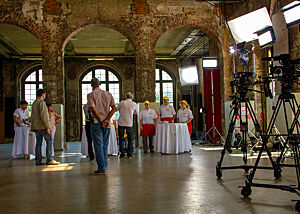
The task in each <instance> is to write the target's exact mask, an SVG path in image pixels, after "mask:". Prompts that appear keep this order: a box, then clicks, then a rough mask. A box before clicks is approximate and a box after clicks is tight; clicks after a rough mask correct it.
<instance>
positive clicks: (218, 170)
mask: <svg viewBox="0 0 300 214" xmlns="http://www.w3.org/2000/svg"><path fill="white" fill-rule="evenodd" d="M218 164H219V163H218ZM218 166H219V165H217V166H216V176H217V177H218V179H221V178H222V171H221V169H220V167H218Z"/></svg>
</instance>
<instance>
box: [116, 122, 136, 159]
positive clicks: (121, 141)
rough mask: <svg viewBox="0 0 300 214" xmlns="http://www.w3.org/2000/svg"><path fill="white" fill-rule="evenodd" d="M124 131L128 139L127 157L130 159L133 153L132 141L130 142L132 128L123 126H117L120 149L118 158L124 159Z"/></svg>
mask: <svg viewBox="0 0 300 214" xmlns="http://www.w3.org/2000/svg"><path fill="white" fill-rule="evenodd" d="M125 130H126V134H127V138H128V148H127V149H128V151H127V156H128V157H132V153H133V140H132V138H133V137H132V135H133V133H132V132H133V129H132V127H125V126H118V132H119V147H120V153H121V154H120V156H121V157H124V156H125V145H124V143H125V142H124V141H125V140H124V131H125Z"/></svg>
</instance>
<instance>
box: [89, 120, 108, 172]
mask: <svg viewBox="0 0 300 214" xmlns="http://www.w3.org/2000/svg"><path fill="white" fill-rule="evenodd" d="M109 134H110V128H103V127H102V125H101V124H100V123H95V124H91V135H92V139H93V143H94V149H95V154H96V161H97V164H98V171H101V172H103V171H105V170H106V168H107V147H108V142H109Z"/></svg>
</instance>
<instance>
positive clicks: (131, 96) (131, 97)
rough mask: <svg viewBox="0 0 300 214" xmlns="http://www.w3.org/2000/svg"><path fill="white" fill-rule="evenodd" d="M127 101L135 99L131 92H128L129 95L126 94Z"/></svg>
mask: <svg viewBox="0 0 300 214" xmlns="http://www.w3.org/2000/svg"><path fill="white" fill-rule="evenodd" d="M127 99H133V94H132V93H131V92H128V93H127V94H126V100H127Z"/></svg>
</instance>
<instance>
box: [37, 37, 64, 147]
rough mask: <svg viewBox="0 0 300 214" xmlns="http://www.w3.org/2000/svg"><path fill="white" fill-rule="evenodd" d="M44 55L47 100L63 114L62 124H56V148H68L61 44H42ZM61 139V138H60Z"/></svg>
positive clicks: (44, 79) (44, 80)
mask: <svg viewBox="0 0 300 214" xmlns="http://www.w3.org/2000/svg"><path fill="white" fill-rule="evenodd" d="M42 56H43V86H44V89H45V90H46V92H47V98H46V102H48V103H51V104H52V105H53V109H54V110H56V111H58V113H59V114H60V115H61V116H62V120H61V121H60V124H58V125H57V126H56V133H55V140H54V142H53V145H54V149H55V150H56V151H61V150H63V149H64V148H65V149H67V146H66V142H65V137H64V133H65V131H64V104H65V93H64V92H65V87H64V82H65V80H64V79H65V75H64V61H63V52H62V50H61V46H60V45H59V44H58V43H57V42H48V43H46V44H43V46H42ZM58 139H59V140H58Z"/></svg>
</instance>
